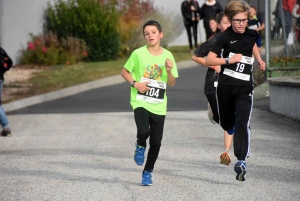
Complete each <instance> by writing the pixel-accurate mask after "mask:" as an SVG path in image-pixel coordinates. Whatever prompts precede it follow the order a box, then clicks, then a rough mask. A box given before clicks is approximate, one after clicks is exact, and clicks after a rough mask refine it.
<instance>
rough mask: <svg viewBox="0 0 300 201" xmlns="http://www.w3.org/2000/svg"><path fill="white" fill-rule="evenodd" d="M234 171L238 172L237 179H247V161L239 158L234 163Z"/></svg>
mask: <svg viewBox="0 0 300 201" xmlns="http://www.w3.org/2000/svg"><path fill="white" fill-rule="evenodd" d="M234 171H235V172H236V174H237V175H236V180H239V181H245V174H246V163H245V162H244V161H242V160H239V161H238V162H237V163H236V164H235V165H234Z"/></svg>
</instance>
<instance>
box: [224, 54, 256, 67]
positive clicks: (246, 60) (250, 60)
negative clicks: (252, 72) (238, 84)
mask: <svg viewBox="0 0 300 201" xmlns="http://www.w3.org/2000/svg"><path fill="white" fill-rule="evenodd" d="M234 55H235V53H232V52H230V53H229V58H231V57H233V56H234ZM240 63H245V64H249V65H252V64H253V63H254V58H252V57H247V56H242V60H241V61H240Z"/></svg>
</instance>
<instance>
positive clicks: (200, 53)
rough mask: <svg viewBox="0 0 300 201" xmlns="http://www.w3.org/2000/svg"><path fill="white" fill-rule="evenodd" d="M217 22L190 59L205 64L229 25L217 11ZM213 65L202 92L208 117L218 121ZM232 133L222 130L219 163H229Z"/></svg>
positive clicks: (215, 75)
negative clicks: (207, 38) (222, 137)
mask: <svg viewBox="0 0 300 201" xmlns="http://www.w3.org/2000/svg"><path fill="white" fill-rule="evenodd" d="M215 20H216V22H217V27H218V28H217V33H216V34H215V35H213V36H212V37H211V38H210V39H209V40H207V41H206V42H204V43H202V44H201V45H200V46H199V47H198V48H197V49H196V51H195V52H194V55H193V57H192V59H193V60H194V61H195V62H197V63H199V64H201V65H204V66H205V58H204V57H206V56H207V54H208V53H209V51H210V50H211V49H212V47H213V45H214V44H215V42H216V41H217V40H218V38H219V37H220V35H221V32H223V31H225V30H226V29H227V28H228V27H229V26H230V23H229V22H228V20H227V17H226V16H225V15H224V13H223V12H222V13H219V14H218V15H217V16H216V19H215ZM214 68H215V67H214V66H213V67H209V68H208V69H207V73H206V77H205V85H204V93H205V95H206V98H207V100H208V108H209V109H208V113H207V114H208V117H209V119H210V121H211V122H212V123H214V124H215V123H216V122H217V123H219V114H218V106H217V100H216V87H217V82H218V78H219V74H218V73H217V72H216V71H215V70H214ZM232 140H233V135H229V134H228V133H227V132H226V131H224V146H225V151H224V152H223V153H222V154H221V156H220V163H221V164H224V165H229V163H230V162H231V158H230V155H229V150H230V147H231V144H232Z"/></svg>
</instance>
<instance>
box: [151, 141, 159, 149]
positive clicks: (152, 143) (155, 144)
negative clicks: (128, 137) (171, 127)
mask: <svg viewBox="0 0 300 201" xmlns="http://www.w3.org/2000/svg"><path fill="white" fill-rule="evenodd" d="M150 146H151V147H152V148H160V146H161V139H156V140H150Z"/></svg>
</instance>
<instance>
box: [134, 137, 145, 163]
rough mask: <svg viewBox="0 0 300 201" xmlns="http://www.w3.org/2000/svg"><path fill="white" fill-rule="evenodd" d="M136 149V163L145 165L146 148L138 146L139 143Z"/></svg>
mask: <svg viewBox="0 0 300 201" xmlns="http://www.w3.org/2000/svg"><path fill="white" fill-rule="evenodd" d="M135 145H136V149H135V152H134V161H135V162H136V164H137V165H143V163H144V158H145V156H144V154H145V147H142V146H140V145H138V143H137V142H136V143H135Z"/></svg>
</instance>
